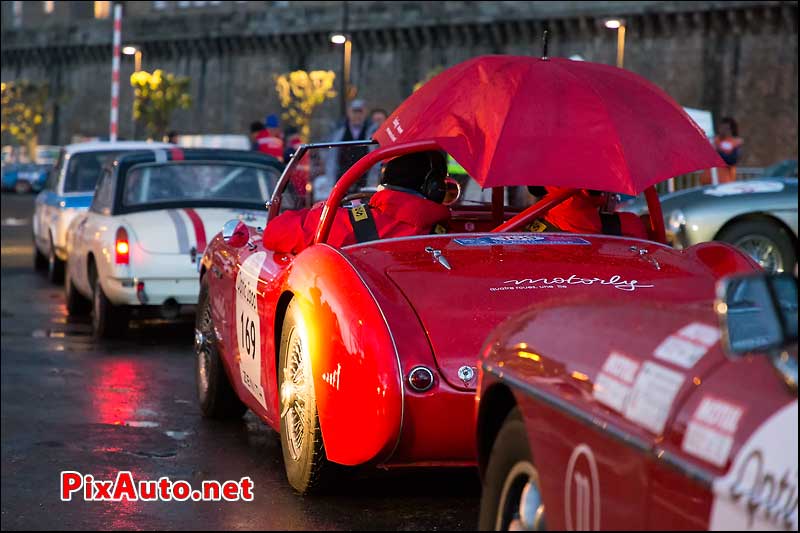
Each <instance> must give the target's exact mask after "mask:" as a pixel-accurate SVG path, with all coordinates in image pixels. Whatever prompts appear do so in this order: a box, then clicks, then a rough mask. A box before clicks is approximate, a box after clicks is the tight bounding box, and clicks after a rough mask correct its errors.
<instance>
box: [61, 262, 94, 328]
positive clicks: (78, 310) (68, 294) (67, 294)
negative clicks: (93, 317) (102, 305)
mask: <svg viewBox="0 0 800 533" xmlns="http://www.w3.org/2000/svg"><path fill="white" fill-rule="evenodd" d="M64 270H65V272H64V299H65V300H66V301H67V314H68V315H69V316H87V315H88V314H89V313H91V312H92V302H91V301H89V300H88V299H87V298H84V297H83V295H81V293H79V292H78V291H77V290H76V289H75V286H74V285H73V284H72V277H71V276H70V275H69V263H67V264H66V265H65V266H64Z"/></svg>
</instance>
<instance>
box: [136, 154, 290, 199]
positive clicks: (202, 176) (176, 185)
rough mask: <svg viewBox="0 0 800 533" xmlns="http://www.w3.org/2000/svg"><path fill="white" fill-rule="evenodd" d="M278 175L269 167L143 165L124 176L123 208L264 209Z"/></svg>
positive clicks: (222, 164) (224, 164)
mask: <svg viewBox="0 0 800 533" xmlns="http://www.w3.org/2000/svg"><path fill="white" fill-rule="evenodd" d="M278 177H279V175H278V170H277V169H274V168H272V167H261V166H254V165H246V164H241V163H228V162H184V163H169V164H160V165H159V164H156V165H142V166H137V167H134V168H132V169H131V170H130V171H128V173H127V175H126V176H125V184H124V188H123V193H122V204H123V205H124V206H126V207H139V206H143V205H149V204H160V203H176V202H178V203H180V202H186V203H194V204H196V203H198V202H223V203H233V204H253V205H257V206H259V207H263V206H264V204H265V202H266V201H267V200H268V199H269V196H270V194H271V193H272V191H273V189H274V188H275V183H276V182H277V179H278Z"/></svg>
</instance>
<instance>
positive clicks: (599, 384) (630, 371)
mask: <svg viewBox="0 0 800 533" xmlns="http://www.w3.org/2000/svg"><path fill="white" fill-rule="evenodd" d="M638 371H639V363H638V362H637V361H635V360H633V359H631V358H630V357H626V356H624V355H622V354H619V353H617V352H611V354H610V355H609V356H608V359H606V362H605V363H604V364H603V368H602V370H601V371H600V373H599V374H598V375H597V379H595V381H594V390H593V392H592V394H593V395H594V398H595V399H596V400H597V401H598V402H600V403H602V404H603V405H605V406H607V407H610V408H611V409H614V410H615V411H617V412H620V413H622V412H624V411H625V406H626V405H627V403H628V398H629V397H630V394H631V390H632V389H633V383H634V380H635V379H636V373H637V372H638Z"/></svg>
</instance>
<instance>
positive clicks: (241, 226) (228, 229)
mask: <svg viewBox="0 0 800 533" xmlns="http://www.w3.org/2000/svg"><path fill="white" fill-rule="evenodd" d="M222 240H223V241H225V242H226V243H227V244H228V246H232V247H233V248H241V247H242V246H244V245H245V244H247V241H249V240H250V230H249V229H248V228H247V225H246V224H245V223H244V222H242V221H241V220H235V219H234V220H229V221H227V222H226V223H225V225H224V226H222Z"/></svg>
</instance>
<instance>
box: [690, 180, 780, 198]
mask: <svg viewBox="0 0 800 533" xmlns="http://www.w3.org/2000/svg"><path fill="white" fill-rule="evenodd" d="M782 190H783V183H781V182H780V181H741V182H734V183H723V184H722V185H717V186H716V187H712V188H710V189H706V190H705V191H704V194H708V195H710V196H734V195H736V194H749V193H767V192H781V191H782Z"/></svg>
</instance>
